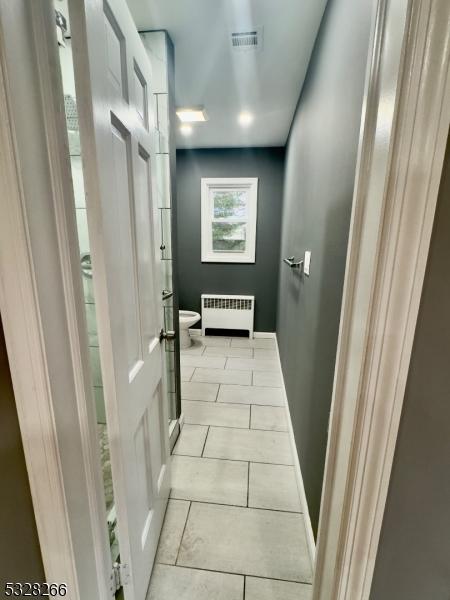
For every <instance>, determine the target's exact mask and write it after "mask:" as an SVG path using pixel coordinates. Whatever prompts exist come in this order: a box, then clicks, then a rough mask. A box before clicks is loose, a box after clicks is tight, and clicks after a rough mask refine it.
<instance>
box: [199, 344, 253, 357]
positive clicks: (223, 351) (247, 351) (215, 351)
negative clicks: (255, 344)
mask: <svg viewBox="0 0 450 600" xmlns="http://www.w3.org/2000/svg"><path fill="white" fill-rule="evenodd" d="M205 356H226V357H229V356H233V357H237V358H253V348H231V347H226V346H217V347H216V346H206V349H205Z"/></svg>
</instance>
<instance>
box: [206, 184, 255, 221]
mask: <svg viewBox="0 0 450 600" xmlns="http://www.w3.org/2000/svg"><path fill="white" fill-rule="evenodd" d="M213 193H214V196H213V199H214V203H213V207H214V208H213V212H214V218H215V219H228V218H241V219H242V218H243V217H246V216H247V192H246V191H245V190H242V191H240V190H221V191H219V190H215V191H214V192H213Z"/></svg>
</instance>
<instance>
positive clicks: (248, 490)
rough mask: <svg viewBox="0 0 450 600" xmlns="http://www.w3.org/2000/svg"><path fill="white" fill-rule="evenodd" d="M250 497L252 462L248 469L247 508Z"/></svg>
mask: <svg viewBox="0 0 450 600" xmlns="http://www.w3.org/2000/svg"><path fill="white" fill-rule="evenodd" d="M249 497H250V461H248V469H247V508H248V502H249Z"/></svg>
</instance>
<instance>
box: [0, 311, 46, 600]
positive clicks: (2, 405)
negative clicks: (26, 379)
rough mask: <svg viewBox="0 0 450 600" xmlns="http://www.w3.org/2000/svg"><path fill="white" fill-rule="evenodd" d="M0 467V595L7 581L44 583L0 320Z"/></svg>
mask: <svg viewBox="0 0 450 600" xmlns="http://www.w3.org/2000/svg"><path fill="white" fill-rule="evenodd" d="M0 464H1V465H2V486H1V492H0V532H1V535H0V590H1V591H0V594H2V593H3V590H4V586H5V583H6V582H7V581H22V582H24V581H37V582H39V581H44V570H43V567H42V559H41V553H40V549H39V540H38V536H37V531H36V523H35V520H34V511H33V505H32V503H31V494H30V485H29V482H28V474H27V469H26V466H25V457H24V455H23V446H22V438H21V435H20V429H19V421H18V419H17V410H16V404H15V400H14V392H13V388H12V383H11V375H10V371H9V364H8V357H7V354H6V346H5V339H4V337H3V329H2V323H1V320H0ZM2 597H3V596H2Z"/></svg>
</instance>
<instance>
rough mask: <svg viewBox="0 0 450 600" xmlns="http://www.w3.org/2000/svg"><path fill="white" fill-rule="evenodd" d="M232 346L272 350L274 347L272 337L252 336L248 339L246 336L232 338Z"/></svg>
mask: <svg viewBox="0 0 450 600" xmlns="http://www.w3.org/2000/svg"><path fill="white" fill-rule="evenodd" d="M231 347H232V348H265V349H268V350H274V349H275V348H276V344H275V339H274V338H254V339H253V340H249V339H248V338H244V337H242V338H232V340H231Z"/></svg>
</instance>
